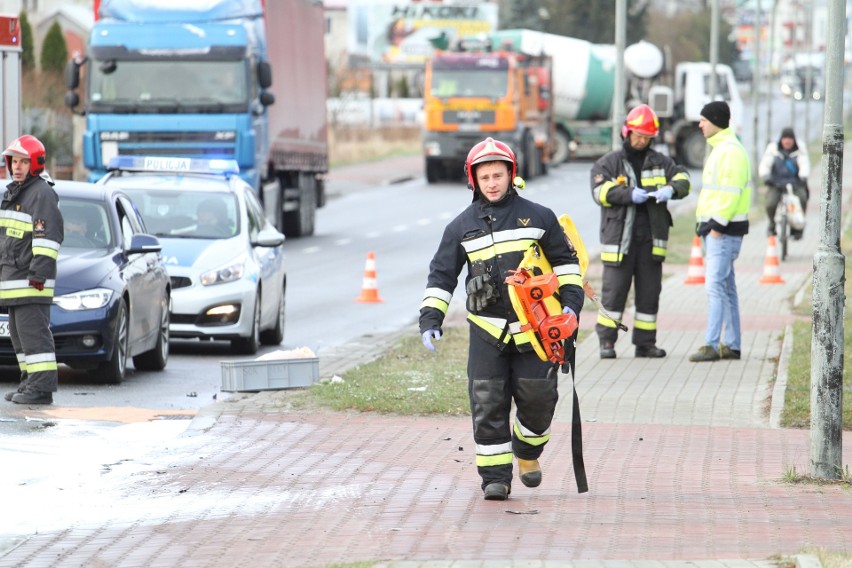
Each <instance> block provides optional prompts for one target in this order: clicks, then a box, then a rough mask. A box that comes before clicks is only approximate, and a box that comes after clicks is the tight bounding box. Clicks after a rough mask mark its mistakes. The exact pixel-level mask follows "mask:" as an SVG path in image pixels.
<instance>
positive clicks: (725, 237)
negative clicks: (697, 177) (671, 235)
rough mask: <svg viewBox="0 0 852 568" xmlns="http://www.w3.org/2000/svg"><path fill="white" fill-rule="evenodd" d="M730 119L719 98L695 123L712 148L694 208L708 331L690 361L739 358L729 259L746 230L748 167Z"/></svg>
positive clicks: (737, 317)
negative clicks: (701, 250) (701, 253)
mask: <svg viewBox="0 0 852 568" xmlns="http://www.w3.org/2000/svg"><path fill="white" fill-rule="evenodd" d="M730 121H731V109H730V108H729V107H728V103H726V102H724V101H713V102H711V103H708V104H706V105H705V106H704V108H703V109H702V110H701V119H700V120H699V121H698V127H699V128H700V129H701V132H702V133H703V134H704V137H705V138H706V139H707V142H708V143H709V144H710V146H711V147H712V148H713V149H712V151H711V152H710V156H709V157H708V158H707V162H706V163H705V164H704V173H703V175H702V178H701V193H700V194H699V196H698V205H697V206H696V209H695V216H696V217H697V221H698V223H697V229H696V233H697V234H698V235H699V236H701V237H703V238H704V251H705V252H704V254H705V260H704V264H705V272H706V275H705V282H706V284H705V287H706V290H707V331H706V333H705V341H704V345H702V346H701V348H700V349H699V350H698V351H697V352H696V353H693V354H692V355H690V356H689V360H690V361H693V362H699V361H717V360H719V359H739V358H740V349H741V339H742V338H741V334H740V306H739V298H738V297H737V283H736V278H735V275H734V261H735V260H736V259H737V257H738V256H739V254H740V248H741V247H742V244H743V236H745V235H746V234H747V233H748V210H749V206H750V205H751V165H750V164H749V159H748V153H747V152H746V150H745V148H744V147H743V145H742V143H741V142H740V141H739V139H738V138H737V135H736V134H735V133H734V131H733V130H732V129H731V128H730ZM723 332H724V341H722V340H723V338H722V333H723Z"/></svg>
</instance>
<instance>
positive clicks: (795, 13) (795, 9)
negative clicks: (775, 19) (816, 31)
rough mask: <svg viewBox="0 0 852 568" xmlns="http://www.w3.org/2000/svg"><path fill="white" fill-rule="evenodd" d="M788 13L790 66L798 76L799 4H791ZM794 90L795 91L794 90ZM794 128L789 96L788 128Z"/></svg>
mask: <svg viewBox="0 0 852 568" xmlns="http://www.w3.org/2000/svg"><path fill="white" fill-rule="evenodd" d="M790 13H791V14H792V15H791V16H790V17H791V18H793V22H792V24H793V26H792V27H791V28H790V35H791V37H790V64H791V65H792V66H793V75H795V76H798V74H797V73H796V47H797V46H796V44H797V43H798V42H797V41H796V39H797V37H798V35H799V31H798V28H799V14H800V11H799V4H798V3H793V4H792V5H791V9H790ZM794 90H795V89H794ZM795 127H796V97H794V96H793V95H792V94H790V128H795Z"/></svg>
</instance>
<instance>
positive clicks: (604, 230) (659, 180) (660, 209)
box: [591, 148, 690, 266]
mask: <svg viewBox="0 0 852 568" xmlns="http://www.w3.org/2000/svg"><path fill="white" fill-rule="evenodd" d="M619 177H623V178H624V179H625V180H626V181H625V182H624V183H621V184H620V183H618V178H619ZM591 185H592V198H593V199H594V200H595V203H597V204H598V205H600V206H601V232H600V239H601V261H602V262H603V263H604V264H607V265H610V266H618V265H619V264H621V261H622V259H623V257H624V255H625V254H628V253H629V252H630V237H631V236H632V234H633V221H634V218H635V216H636V205H635V204H634V203H633V200H632V199H631V193H632V189H633V188H634V187H642V188H645V189H646V190H647V191H656V190H657V189H658V188H660V187H662V186H664V185H670V186H671V187H672V190H673V193H672V199H682V198H684V197H686V196H687V195H689V190H690V180H689V173H687V171H686V169H685V168H683V167H682V166H678V165H676V164H675V162H674V160H672V159H671V158H669V157H668V156H665V155H663V154H661V153H659V152H657V151H656V150H653V149H650V148H649V149H648V151H647V153H646V154H645V161H644V163H643V164H642V179H641V180H637V179H636V175H635V172H634V171H633V168H632V167H631V166H630V163H629V162H628V161H627V159H626V158H625V156H624V150H615V151H612V152H610V153H608V154H606V155H605V156H603V157H602V158H600V159H599V160H598V161H597V162H595V165H594V166H592V172H591ZM645 207H646V208H647V210H648V220H649V222H650V225H651V236H652V238H653V239H654V244H653V250H652V254H653V257H654V260H657V261H660V262H662V261H664V260H665V258H666V251H667V248H668V239H669V228H670V227H671V226H672V216H671V214H670V213H669V210H668V206H667V205H666V204H665V203H657V202H656V201H655V200H654V199H649V200H648V201H646V202H645Z"/></svg>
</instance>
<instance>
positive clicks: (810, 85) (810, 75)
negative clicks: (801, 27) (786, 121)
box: [805, 9, 814, 142]
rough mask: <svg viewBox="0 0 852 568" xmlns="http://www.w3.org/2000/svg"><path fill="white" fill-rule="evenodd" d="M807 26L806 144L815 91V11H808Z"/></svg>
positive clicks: (809, 136)
mask: <svg viewBox="0 0 852 568" xmlns="http://www.w3.org/2000/svg"><path fill="white" fill-rule="evenodd" d="M805 25H807V26H808V27H807V28H806V29H805V44H806V45H807V46H808V51H807V53H808V70H807V72H806V73H805V142H807V141H809V140H810V139H811V99H813V96H812V95H813V90H814V65H813V63H814V62H813V55H814V34H813V29H812V28H813V25H814V19H813V9H811V10H808V15H807V20H805Z"/></svg>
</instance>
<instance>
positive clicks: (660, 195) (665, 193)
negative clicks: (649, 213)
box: [648, 185, 674, 203]
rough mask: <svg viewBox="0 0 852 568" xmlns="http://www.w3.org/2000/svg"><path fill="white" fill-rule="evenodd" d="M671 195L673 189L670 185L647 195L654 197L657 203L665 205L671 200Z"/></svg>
mask: <svg viewBox="0 0 852 568" xmlns="http://www.w3.org/2000/svg"><path fill="white" fill-rule="evenodd" d="M672 195H674V189H673V188H672V186H670V185H664V186H663V187H661V188H659V189H658V190H657V191H652V192H651V193H649V194H648V196H649V197H654V198H655V199H656V200H657V203H665V202H666V201H668V200H669V199H671V198H672Z"/></svg>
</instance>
